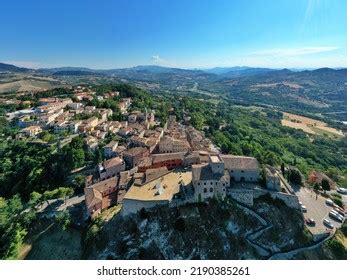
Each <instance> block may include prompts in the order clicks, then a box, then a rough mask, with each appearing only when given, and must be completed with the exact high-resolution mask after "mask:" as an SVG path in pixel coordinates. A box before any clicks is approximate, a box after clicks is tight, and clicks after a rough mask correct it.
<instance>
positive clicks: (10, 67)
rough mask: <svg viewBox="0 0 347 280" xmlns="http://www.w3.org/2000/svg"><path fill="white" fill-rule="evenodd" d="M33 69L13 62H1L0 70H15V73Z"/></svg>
mask: <svg viewBox="0 0 347 280" xmlns="http://www.w3.org/2000/svg"><path fill="white" fill-rule="evenodd" d="M30 71H32V69H28V68H23V67H17V66H15V65H12V64H6V63H1V62H0V72H15V73H25V72H30Z"/></svg>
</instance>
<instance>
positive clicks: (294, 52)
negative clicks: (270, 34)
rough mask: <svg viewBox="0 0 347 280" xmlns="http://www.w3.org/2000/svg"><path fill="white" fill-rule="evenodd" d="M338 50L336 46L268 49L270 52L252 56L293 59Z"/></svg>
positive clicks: (258, 52) (253, 53)
mask: <svg viewBox="0 0 347 280" xmlns="http://www.w3.org/2000/svg"><path fill="white" fill-rule="evenodd" d="M338 49H339V47H334V46H325V47H304V48H282V49H281V48H280V49H268V50H262V51H256V52H252V53H251V55H255V56H272V57H293V56H303V55H310V54H319V53H325V52H332V51H335V50H338Z"/></svg>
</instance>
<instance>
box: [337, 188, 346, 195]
mask: <svg viewBox="0 0 347 280" xmlns="http://www.w3.org/2000/svg"><path fill="white" fill-rule="evenodd" d="M337 192H338V193H341V194H347V189H346V188H337Z"/></svg>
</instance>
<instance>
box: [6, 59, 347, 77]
mask: <svg viewBox="0 0 347 280" xmlns="http://www.w3.org/2000/svg"><path fill="white" fill-rule="evenodd" d="M0 72H13V73H27V72H34V73H45V74H50V75H56V76H70V75H71V76H85V75H86V76H90V75H111V76H115V75H120V76H136V75H139V76H148V75H154V76H155V75H167V74H174V75H187V76H211V77H215V78H224V79H225V78H237V77H248V76H258V75H267V74H289V73H297V72H301V73H308V72H311V73H321V74H322V73H337V72H339V73H347V69H344V68H339V69H332V68H320V69H315V70H300V69H273V68H258V67H248V66H235V67H215V68H209V69H181V68H171V67H163V66H157V65H139V66H134V67H130V68H117V69H91V68H87V67H55V68H41V69H37V70H35V69H29V68H24V67H17V66H15V65H11V64H5V63H0Z"/></svg>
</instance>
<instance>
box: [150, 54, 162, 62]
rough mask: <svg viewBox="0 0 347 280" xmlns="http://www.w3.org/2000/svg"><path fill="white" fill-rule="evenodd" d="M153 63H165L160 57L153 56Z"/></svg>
mask: <svg viewBox="0 0 347 280" xmlns="http://www.w3.org/2000/svg"><path fill="white" fill-rule="evenodd" d="M151 61H152V62H154V63H162V62H164V59H162V58H161V57H160V56H159V55H152V56H151Z"/></svg>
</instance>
